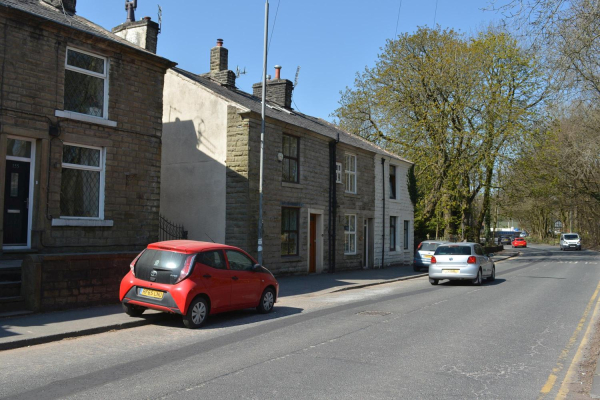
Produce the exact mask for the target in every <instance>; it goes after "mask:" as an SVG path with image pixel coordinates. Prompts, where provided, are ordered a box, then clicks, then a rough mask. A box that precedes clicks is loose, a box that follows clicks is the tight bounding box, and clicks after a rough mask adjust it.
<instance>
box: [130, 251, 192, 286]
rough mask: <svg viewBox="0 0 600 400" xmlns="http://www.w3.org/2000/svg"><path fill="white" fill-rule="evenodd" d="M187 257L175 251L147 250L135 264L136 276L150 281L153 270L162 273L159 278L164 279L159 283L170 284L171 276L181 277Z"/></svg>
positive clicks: (159, 280)
mask: <svg viewBox="0 0 600 400" xmlns="http://www.w3.org/2000/svg"><path fill="white" fill-rule="evenodd" d="M186 257H187V254H181V253H175V252H174V251H165V250H152V249H146V251H144V254H142V256H141V257H140V258H139V259H138V260H137V263H135V274H136V276H137V277H138V278H140V279H148V278H149V277H150V273H151V272H152V271H153V270H156V271H157V272H159V271H160V272H162V273H160V274H159V278H163V279H157V282H161V281H164V282H162V283H169V280H170V279H169V277H170V275H176V276H179V273H180V272H181V269H182V268H183V265H184V263H185V258H186ZM161 275H165V277H162V276H161Z"/></svg>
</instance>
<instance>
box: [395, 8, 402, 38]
mask: <svg viewBox="0 0 600 400" xmlns="http://www.w3.org/2000/svg"><path fill="white" fill-rule="evenodd" d="M401 9H402V0H400V6H399V7H398V18H396V32H394V39H396V36H398V23H399V22H400V10H401Z"/></svg>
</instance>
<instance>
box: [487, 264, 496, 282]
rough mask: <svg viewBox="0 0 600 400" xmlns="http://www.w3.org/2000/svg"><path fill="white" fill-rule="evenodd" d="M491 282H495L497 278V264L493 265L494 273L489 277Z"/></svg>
mask: <svg viewBox="0 0 600 400" xmlns="http://www.w3.org/2000/svg"><path fill="white" fill-rule="evenodd" d="M488 279H489V280H490V282H494V281H495V280H496V266H495V265H494V266H492V275H490V277H489V278H488Z"/></svg>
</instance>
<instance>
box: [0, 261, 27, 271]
mask: <svg viewBox="0 0 600 400" xmlns="http://www.w3.org/2000/svg"><path fill="white" fill-rule="evenodd" d="M22 264H23V260H0V271H2V270H5V269H17V268H18V269H20V268H21V266H22Z"/></svg>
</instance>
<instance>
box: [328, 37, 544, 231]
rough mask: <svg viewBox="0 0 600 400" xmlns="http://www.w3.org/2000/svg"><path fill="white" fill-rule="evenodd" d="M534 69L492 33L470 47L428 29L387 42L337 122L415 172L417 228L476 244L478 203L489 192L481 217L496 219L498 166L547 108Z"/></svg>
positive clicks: (345, 100) (346, 98)
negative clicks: (493, 192)
mask: <svg viewBox="0 0 600 400" xmlns="http://www.w3.org/2000/svg"><path fill="white" fill-rule="evenodd" d="M535 62H536V60H535V58H534V57H532V56H531V55H530V54H526V53H524V52H523V51H522V50H521V49H519V47H518V46H517V44H516V42H515V40H514V39H512V38H511V37H510V36H509V35H507V34H505V33H502V32H495V31H494V30H493V29H489V30H488V31H486V32H484V33H482V34H481V35H479V36H477V37H475V38H472V39H468V38H466V37H464V36H463V35H461V34H459V33H457V32H455V31H453V30H441V29H428V28H420V29H419V30H418V31H417V32H415V33H414V34H412V35H409V34H404V35H401V36H399V37H398V38H397V39H396V40H390V41H388V42H387V44H386V46H385V48H384V49H383V52H382V53H381V54H380V55H379V57H378V60H377V62H376V65H375V67H373V68H367V69H366V70H365V71H364V72H363V73H361V74H357V77H356V80H355V85H354V87H353V88H347V89H346V90H345V91H344V92H343V93H342V96H341V100H340V108H338V109H337V110H336V112H335V113H334V116H335V117H337V119H338V121H339V124H340V125H341V126H342V127H343V128H345V129H347V130H350V131H353V132H358V133H359V134H360V135H361V136H363V137H365V138H367V139H369V140H372V141H374V142H377V143H378V144H379V145H381V146H383V147H385V148H388V149H389V150H392V151H396V152H398V153H400V154H402V155H403V156H405V157H407V158H409V159H411V160H413V161H414V162H415V176H416V180H417V182H418V192H419V193H420V194H421V196H420V197H419V201H418V203H417V206H416V210H417V211H416V216H415V219H416V221H421V222H422V223H423V225H428V226H429V227H431V222H432V221H433V220H438V219H439V218H440V215H441V216H443V219H444V228H445V236H449V235H450V234H456V233H458V232H460V233H461V235H462V236H463V237H469V238H471V239H474V238H476V237H478V236H479V229H480V227H481V224H482V218H481V217H480V218H478V219H479V221H478V222H477V223H473V222H472V221H473V216H472V212H473V204H474V201H475V199H476V198H477V196H478V195H479V193H480V191H481V189H482V188H485V190H486V192H485V193H484V201H483V206H482V211H481V212H480V216H481V215H486V213H487V215H489V212H488V210H489V206H490V205H489V196H490V192H489V189H490V187H491V182H492V176H493V173H494V168H495V166H496V165H497V159H498V157H507V156H510V154H511V150H510V148H514V147H516V146H518V143H519V142H520V141H522V140H524V138H525V136H526V132H527V129H528V125H529V124H530V121H531V119H532V117H533V115H534V113H533V111H534V109H536V107H537V105H538V104H539V103H540V101H541V100H540V99H541V98H543V91H542V90H540V88H541V87H542V86H543V84H542V82H543V80H541V79H540V76H539V75H538V74H536V73H535V68H536V65H535ZM486 198H487V199H488V200H485V199H486ZM471 225H475V229H473V230H469V229H468V228H469V226H471Z"/></svg>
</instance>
